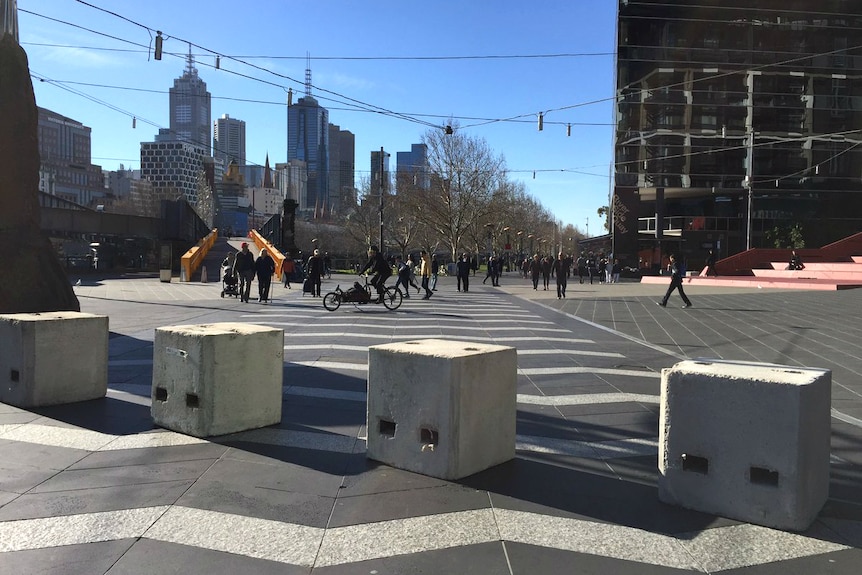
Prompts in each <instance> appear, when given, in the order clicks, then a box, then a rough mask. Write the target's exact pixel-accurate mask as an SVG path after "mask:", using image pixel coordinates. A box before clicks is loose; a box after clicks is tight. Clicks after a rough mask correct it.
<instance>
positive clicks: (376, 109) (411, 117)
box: [19, 0, 862, 175]
mask: <svg viewBox="0 0 862 575" xmlns="http://www.w3.org/2000/svg"><path fill="white" fill-rule="evenodd" d="M76 2H78V3H80V4H82V5H84V6H87V7H90V8H92V9H95V10H98V11H101V12H104V13H106V14H109V15H111V16H114V17H117V18H120V19H122V20H124V21H126V22H128V23H130V24H133V25H135V26H138V27H141V28H143V29H145V30H147V31H148V32H152V31H154V29H152V28H150V27H148V26H146V25H144V24H141V23H139V22H136V21H134V20H131V19H129V18H126V17H125V16H122V15H119V14H117V13H115V12H112V11H110V10H107V9H105V8H102V7H99V6H96V5H93V4H91V3H89V2H85V1H84V0H76ZM19 10H21V11H22V12H26V13H28V14H31V15H34V16H39V17H42V18H45V19H48V20H51V21H54V22H57V23H61V24H64V25H69V26H72V27H75V28H78V29H81V30H84V31H87V32H90V33H93V34H97V35H100V36H104V37H107V38H110V39H112V40H118V41H121V42H126V43H129V44H132V45H135V46H139V47H142V48H146V49H149V47H148V46H144V45H141V44H138V43H135V42H131V41H129V40H126V39H123V38H118V37H116V36H112V35H110V34H105V33H103V32H99V31H97V30H92V29H90V28H86V27H84V26H80V25H77V24H74V23H70V22H66V21H63V20H59V19H56V18H52V17H50V16H46V15H43V14H38V13H35V12H31V11H28V10H24V9H19ZM167 37H168V38H171V39H174V40H176V41H179V42H182V43H185V44H188V45H189V46H190V47H192V46H194V47H195V48H198V49H200V50H204V51H206V52H207V53H209V54H212V55H215V56H221V57H224V58H227V59H230V60H234V61H236V62H238V63H240V64H243V65H246V66H249V67H251V68H253V69H256V70H259V71H263V72H265V73H268V74H272V75H275V76H276V77H279V78H281V79H285V80H289V81H291V82H295V83H297V84H303V83H302V82H300V81H299V80H297V79H295V78H292V77H290V76H287V75H284V74H279V73H277V72H274V71H272V70H268V69H266V68H264V67H261V66H257V65H255V64H251V63H249V62H247V61H245V60H247V59H252V58H256V56H246V57H235V56H230V55H225V54H221V53H219V52H216V51H213V50H210V49H208V48H206V47H203V46H200V45H198V44H195V43H193V42H190V41H188V40H184V39H182V38H179V37H175V36H167ZM860 48H862V46H855V47H848V48H841V49H837V50H832V51H829V52H825V53H821V54H809V55H805V56H800V57H796V58H790V59H787V60H784V61H779V62H773V63H770V64H763V65H761V66H756V67H753V68H746V69H744V70H734V71H729V72H725V73H720V74H715V75H713V76H708V77H704V78H698V79H696V80H694V81H693V82H704V81H709V80H714V79H718V78H722V77H725V76H730V75H735V74H741V73H747V72H749V71H752V70H758V69H766V68H771V67H776V66H782V65H787V64H791V63H794V62H799V61H803V60H807V59H811V58H814V57H817V56H822V55H830V54H835V53H839V52H848V51H851V50H858V49H860ZM610 54H612V53H585V54H555V55H547V54H545V55H541V54H539V55H512V56H503V55H484V56H448V57H338V58H336V57H317V58H315V59H321V60H323V59H345V60H347V59H355V60H400V59H404V60H408V59H416V60H438V59H439V60H457V59H498V58H499V59H502V58H541V57H545V58H547V57H572V56H576V55H577V56H606V55H610ZM171 55H173V56H175V57H178V58H180V57H182V58H184V57H185V56H184V55H180V54H171ZM268 58H275V57H268ZM283 58H285V59H287V58H298V57H283ZM198 63H199V64H201V65H207V64H206V63H201V62H198ZM225 71H227V72H228V73H232V74H236V75H238V76H240V77H244V78H247V79H250V80H254V81H257V82H263V83H265V84H269V85H272V86H275V87H279V88H281V89H284V88H285V87H284V86H282V85H280V84H276V83H273V82H268V81H266V80H263V79H260V78H256V77H253V76H248V75H245V74H242V73H239V72H236V71H233V70H225ZM41 80H42V81H47V82H48V83H51V84H53V85H57V86H58V87H62V86H61V85H60V83H59V82H60V81H49V80H48V79H46V78H42V79H41ZM686 83H687V82H680V83H675V84H669V85H667V86H661V87H656V88H652V89H654V90H660V89H669V88H674V87H678V86H680V85H683V84H686ZM633 85H635V83H634V82H633V83H631V84H629V85H628V86H633ZM313 87H314V88H316V89H317V90H318V91H322V92H324V93H328V94H332V95H335V96H338V97H340V98H345V99H346V100H348V103H347V105H350V106H354V107H352V108H347V110H353V111H364V112H372V113H379V114H385V115H391V116H393V117H396V118H400V119H404V120H407V121H411V122H415V123H420V124H423V125H426V126H428V127H433V128H440V127H441V126H439V125H437V124H433V123H431V122H426V121H424V120H420V119H419V118H420V117H433V118H443V117H444V116H443V115H431V114H405V113H399V112H394V111H392V110H388V109H386V108H383V107H380V106H376V105H373V104H368V103H366V102H362V101H361V100H357V99H354V98H350V97H349V96H346V95H344V94H340V93H338V92H334V91H330V90H327V89H324V88H321V87H319V86H313ZM66 89H68V88H66ZM130 89H131V88H130ZM69 91H70V92H72V93H76V94H78V95H80V96H82V97H85V98H87V99H90V100H91V101H93V102H96V103H99V104H101V105H105V106H107V107H109V108H111V109H113V110H115V111H119V112H122V113H124V114H126V115H128V116H130V117H135V118H138V119H141V117H140V116H138V115H137V114H133V113H132V112H128V111H126V110H122V109H121V108H118V107H116V106H113V105H112V104H109V103H107V102H104V101H102V100H99V99H98V98H94V97H92V96H89V95H87V94H85V93H83V92H80V91H75V90H72V89H69ZM142 91H143V90H142ZM619 97H620V95H619V94H615V95H614V96H612V97H608V98H601V99H596V100H592V101H588V102H581V103H576V104H572V105H568V106H562V107H557V108H551V109H548V110H547V111H545V112H544V114H547V113H549V112H559V111H564V110H569V109H574V108H579V107H584V106H588V105H593V104H598V103H603V102H607V101H611V100H617V99H618V98H619ZM224 99H230V98H224ZM327 100H329V101H335V100H332V99H328V98H327ZM237 101H246V100H242V99H237ZM336 102H337V101H336ZM350 102H353V103H354V104H350ZM258 103H268V102H264V101H258ZM338 103H344V102H338ZM279 105H281V104H279ZM361 106H364V107H365V108H364V109H363V108H362V107H361ZM534 116H535V113H526V114H519V115H515V116H510V117H507V118H493V119H488V118H471V117H462V118H459V119H468V120H470V119H476V120H479V121H478V122H477V123H474V124H469V125H463V126H460V128H461V129H466V128H472V127H478V126H483V125H488V124H492V123H496V122H523V123H527V122H529V123H532V119H530V120H526V119H524V118H528V117H529V118H532V117H534ZM445 117H451V116H445ZM453 118H454V117H453ZM145 123H148V124H152V125H153V126H156V125H157V124H155V123H153V122H149V121H145ZM545 123H546V124H557V125H566V124H571V125H615V124H612V123H607V124H605V123H580V124H579V123H577V122H564V121H547V120H546V121H545ZM854 147H855V146H854ZM726 149H727V150H733V149H736V148H734V147H728V148H726ZM720 151H722V150H721V149H718V150H716V149H713V150H709V151H701V152H690V153H688V154H683V155H681V156H688V155H697V154H702V153H716V152H720ZM842 153H843V152H842ZM673 157H679V156H670V157H668V158H663V159H671V158H673ZM632 162H638V161H632ZM626 163H628V162H616V164H619V165H625V164H626ZM508 171H511V172H520V171H521V170H508ZM546 171H550V172H554V171H560V172H565V171H570V170H567V169H559V170H556V169H552V170H523V172H546ZM588 175H595V174H588Z"/></svg>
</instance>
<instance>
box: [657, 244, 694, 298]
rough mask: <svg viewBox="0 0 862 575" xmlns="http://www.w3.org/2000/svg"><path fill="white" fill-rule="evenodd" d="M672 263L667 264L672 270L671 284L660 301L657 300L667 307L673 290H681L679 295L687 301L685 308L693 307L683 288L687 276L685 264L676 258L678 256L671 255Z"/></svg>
mask: <svg viewBox="0 0 862 575" xmlns="http://www.w3.org/2000/svg"><path fill="white" fill-rule="evenodd" d="M669 259H670V263H668V264H667V267H668V269H669V270H670V273H671V276H670V286H668V288H667V293H666V294H664V297H663V298H662V300H661V301H660V302H657V303H658V305H660V306H661V307H667V300H668V299H669V298H670V294H672V293H673V290H679V296H680V297H681V298H682V301H684V302H685V305H683V306H682V307H683V308H687V307H691V300H689V299H688V297H687V296H686V295H685V291H684V290H683V289H682V278H683V277H685V265H683V263H682V262H681V261H678V260H677V259H676V256H675V255H673V254H671V255H670V258H669Z"/></svg>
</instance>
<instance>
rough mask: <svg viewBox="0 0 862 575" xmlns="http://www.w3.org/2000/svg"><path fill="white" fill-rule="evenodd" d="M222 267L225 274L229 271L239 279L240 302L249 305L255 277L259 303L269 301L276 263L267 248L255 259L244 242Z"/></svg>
mask: <svg viewBox="0 0 862 575" xmlns="http://www.w3.org/2000/svg"><path fill="white" fill-rule="evenodd" d="M222 267H224V268H225V270H226V271H225V273H228V270H229V273H231V274H233V276H234V277H236V278H237V281H238V282H239V298H240V301H243V302H245V303H248V301H249V298H250V296H251V282H252V281H253V280H254V279H255V277H257V301H259V302H268V301H269V290H270V287H271V286H272V276H273V274H274V273H275V261H274V260H273V259H272V257H271V256H270V255H269V254H268V253H267V251H266V248H263V249H261V250H260V255H259V256H258V257H257V259H255V257H254V254H253V253H251V251H250V250H249V249H248V243H246V242H243V243H242V245H240V250H239V251H238V252H237V253H236V254H235V255H233V257H232V258H231V256H230V255H229V256H227V257H226V258H225V260H224V261H223V262H222Z"/></svg>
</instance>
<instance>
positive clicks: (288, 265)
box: [281, 254, 296, 289]
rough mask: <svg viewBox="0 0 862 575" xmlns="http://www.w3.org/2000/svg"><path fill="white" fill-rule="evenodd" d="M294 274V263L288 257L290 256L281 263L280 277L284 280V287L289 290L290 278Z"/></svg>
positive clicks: (288, 256)
mask: <svg viewBox="0 0 862 575" xmlns="http://www.w3.org/2000/svg"><path fill="white" fill-rule="evenodd" d="M294 273H296V262H294V261H293V258H292V257H290V254H288V255H287V257H285V258H284V261H283V262H282V263H281V277H283V278H284V287H286V288H287V289H290V277H291V276H292V275H293V274H294Z"/></svg>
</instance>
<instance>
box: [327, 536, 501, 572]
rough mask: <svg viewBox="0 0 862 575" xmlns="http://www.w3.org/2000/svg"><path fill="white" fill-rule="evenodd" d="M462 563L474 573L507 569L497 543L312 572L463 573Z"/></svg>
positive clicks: (464, 567)
mask: <svg viewBox="0 0 862 575" xmlns="http://www.w3.org/2000/svg"><path fill="white" fill-rule="evenodd" d="M466 566H469V572H470V573H471V574H475V575H501V574H506V573H510V571H509V567H508V564H507V561H506V554H505V553H504V550H503V546H502V544H501V543H480V544H477V545H469V546H461V547H451V548H448V549H442V550H439V551H426V552H420V553H412V554H410V555H399V556H393V557H387V558H384V559H371V560H366V561H358V562H356V563H351V564H348V565H336V566H331V567H329V566H327V567H317V568H315V569H314V573H315V575H368V574H369V573H380V574H382V573H404V574H407V573H410V574H419V573H464V572H465V569H466V568H467V567H466Z"/></svg>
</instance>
